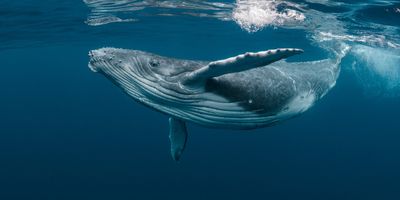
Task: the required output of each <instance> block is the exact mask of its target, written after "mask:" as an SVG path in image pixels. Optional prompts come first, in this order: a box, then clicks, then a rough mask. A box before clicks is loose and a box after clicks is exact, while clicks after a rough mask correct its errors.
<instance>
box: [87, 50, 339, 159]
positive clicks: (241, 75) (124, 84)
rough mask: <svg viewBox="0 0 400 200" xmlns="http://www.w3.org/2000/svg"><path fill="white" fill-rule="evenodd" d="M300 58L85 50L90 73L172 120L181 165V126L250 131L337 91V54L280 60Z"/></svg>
mask: <svg viewBox="0 0 400 200" xmlns="http://www.w3.org/2000/svg"><path fill="white" fill-rule="evenodd" d="M302 52H303V50H301V49H295V48H280V49H273V50H267V51H260V52H255V53H252V52H248V53H244V54H241V55H238V56H234V57H231V58H227V59H223V60H218V61H212V62H209V61H195V60H183V59H174V58H168V57H164V56H160V55H156V54H152V53H148V52H143V51H138V50H127V49H118V48H101V49H97V50H92V51H90V52H89V57H90V61H89V68H90V69H91V70H92V71H93V72H98V73H101V74H102V75H104V76H105V77H107V78H108V79H110V80H111V81H112V82H113V83H114V84H115V85H117V86H118V87H120V88H121V89H122V90H123V91H124V92H125V93H126V94H128V95H129V96H130V97H132V98H133V99H134V100H136V101H137V102H140V103H142V104H144V105H146V106H148V107H150V108H153V109H155V110H157V111H159V112H161V113H164V114H166V115H168V116H169V117H170V118H169V126H170V130H169V138H170V142H171V155H172V157H173V159H174V160H179V159H180V157H181V154H182V152H183V150H184V149H185V145H186V141H187V128H186V122H193V123H196V124H199V125H202V126H206V127H211V128H224V129H255V128H260V127H266V126H271V125H274V124H276V123H278V122H281V121H283V120H286V119H290V118H293V117H295V116H298V115H299V114H301V113H303V112H304V111H306V110H307V109H309V108H310V107H311V106H312V105H313V104H314V103H315V102H316V101H317V100H319V99H321V98H322V97H323V96H324V95H325V94H326V93H327V92H328V91H329V90H330V89H331V88H332V87H333V86H334V85H335V83H336V79H337V77H338V74H339V71H340V67H339V63H340V60H341V58H342V57H343V56H337V57H335V58H333V59H325V60H318V61H308V62H288V61H285V60H284V59H285V58H288V57H290V56H294V55H296V54H300V53H302Z"/></svg>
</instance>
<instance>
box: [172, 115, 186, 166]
mask: <svg viewBox="0 0 400 200" xmlns="http://www.w3.org/2000/svg"><path fill="white" fill-rule="evenodd" d="M169 140H170V142H171V155H172V158H173V159H174V160H175V161H178V160H179V159H180V158H181V155H182V152H183V150H185V146H186V141H187V129H186V123H185V122H184V121H182V120H180V119H177V118H174V117H170V118H169Z"/></svg>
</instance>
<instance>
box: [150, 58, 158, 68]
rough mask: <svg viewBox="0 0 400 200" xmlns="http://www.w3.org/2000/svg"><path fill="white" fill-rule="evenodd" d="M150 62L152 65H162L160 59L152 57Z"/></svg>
mask: <svg viewBox="0 0 400 200" xmlns="http://www.w3.org/2000/svg"><path fill="white" fill-rule="evenodd" d="M149 64H150V65H151V66H152V67H158V66H159V65H160V62H159V61H158V60H154V59H151V60H150V61H149Z"/></svg>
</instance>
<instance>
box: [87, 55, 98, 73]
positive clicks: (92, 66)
mask: <svg viewBox="0 0 400 200" xmlns="http://www.w3.org/2000/svg"><path fill="white" fill-rule="evenodd" d="M94 51H96V50H91V51H89V53H88V55H89V58H90V60H89V63H88V67H89V69H90V70H92V72H98V69H97V66H96V65H95V64H96V61H95V57H94V55H95V53H94Z"/></svg>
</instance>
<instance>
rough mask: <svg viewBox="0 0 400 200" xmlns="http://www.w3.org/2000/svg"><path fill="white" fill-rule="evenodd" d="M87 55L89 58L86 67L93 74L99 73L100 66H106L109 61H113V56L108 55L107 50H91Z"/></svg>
mask: <svg viewBox="0 0 400 200" xmlns="http://www.w3.org/2000/svg"><path fill="white" fill-rule="evenodd" d="M88 55H89V58H90V60H89V63H88V67H89V69H90V70H92V71H93V72H99V70H100V68H101V66H103V65H106V64H107V63H108V62H109V61H112V60H113V56H112V55H110V54H108V48H101V49H97V50H91V51H89V53H88Z"/></svg>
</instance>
